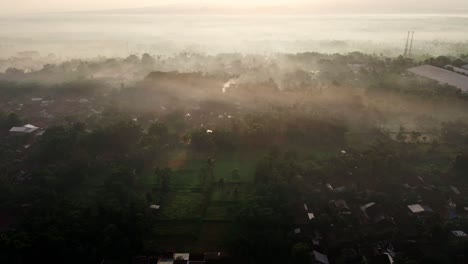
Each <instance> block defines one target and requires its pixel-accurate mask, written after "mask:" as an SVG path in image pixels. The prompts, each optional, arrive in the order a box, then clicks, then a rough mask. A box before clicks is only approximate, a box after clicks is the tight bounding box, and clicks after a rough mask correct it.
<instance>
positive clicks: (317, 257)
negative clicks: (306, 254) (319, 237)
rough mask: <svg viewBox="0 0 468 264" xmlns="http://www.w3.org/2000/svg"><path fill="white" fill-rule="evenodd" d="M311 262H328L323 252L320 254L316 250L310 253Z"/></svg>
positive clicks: (315, 263) (327, 263) (325, 263)
mask: <svg viewBox="0 0 468 264" xmlns="http://www.w3.org/2000/svg"><path fill="white" fill-rule="evenodd" d="M311 259H312V263H314V264H330V262H329V261H328V257H327V255H325V254H322V253H320V252H318V251H315V250H314V251H312V253H311Z"/></svg>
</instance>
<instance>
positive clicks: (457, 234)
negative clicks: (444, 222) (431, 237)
mask: <svg viewBox="0 0 468 264" xmlns="http://www.w3.org/2000/svg"><path fill="white" fill-rule="evenodd" d="M451 233H452V235H454V236H455V237H459V238H466V237H468V235H467V234H466V233H465V232H463V231H461V230H454V231H452V232H451Z"/></svg>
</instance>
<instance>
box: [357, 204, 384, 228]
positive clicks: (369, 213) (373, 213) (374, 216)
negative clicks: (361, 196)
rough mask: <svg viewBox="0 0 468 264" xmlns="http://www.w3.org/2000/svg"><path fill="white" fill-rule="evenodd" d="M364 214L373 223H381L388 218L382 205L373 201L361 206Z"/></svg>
mask: <svg viewBox="0 0 468 264" xmlns="http://www.w3.org/2000/svg"><path fill="white" fill-rule="evenodd" d="M360 209H361V212H362V215H363V216H364V218H365V219H366V221H368V222H371V223H379V222H381V221H383V220H385V219H386V217H385V213H384V210H383V208H382V206H380V205H378V204H376V203H374V202H372V203H368V204H365V205H363V206H361V207H360Z"/></svg>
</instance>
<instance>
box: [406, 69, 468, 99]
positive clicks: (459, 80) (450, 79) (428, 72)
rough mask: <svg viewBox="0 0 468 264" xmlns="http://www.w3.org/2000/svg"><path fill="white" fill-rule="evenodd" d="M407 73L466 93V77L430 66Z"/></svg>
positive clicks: (467, 85)
mask: <svg viewBox="0 0 468 264" xmlns="http://www.w3.org/2000/svg"><path fill="white" fill-rule="evenodd" d="M408 71H409V72H411V73H414V74H416V75H418V76H422V77H426V78H429V79H432V80H436V81H438V82H439V83H441V84H449V85H452V86H455V87H457V88H459V89H460V90H462V91H463V92H468V76H465V75H462V74H459V73H456V72H453V71H449V70H446V69H442V68H438V67H434V66H431V65H422V66H418V67H414V68H410V69H408Z"/></svg>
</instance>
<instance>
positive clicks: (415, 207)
mask: <svg viewBox="0 0 468 264" xmlns="http://www.w3.org/2000/svg"><path fill="white" fill-rule="evenodd" d="M408 209H409V210H410V211H411V213H413V214H423V213H432V212H433V211H432V209H431V208H430V207H429V206H426V205H420V204H412V205H408Z"/></svg>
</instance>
